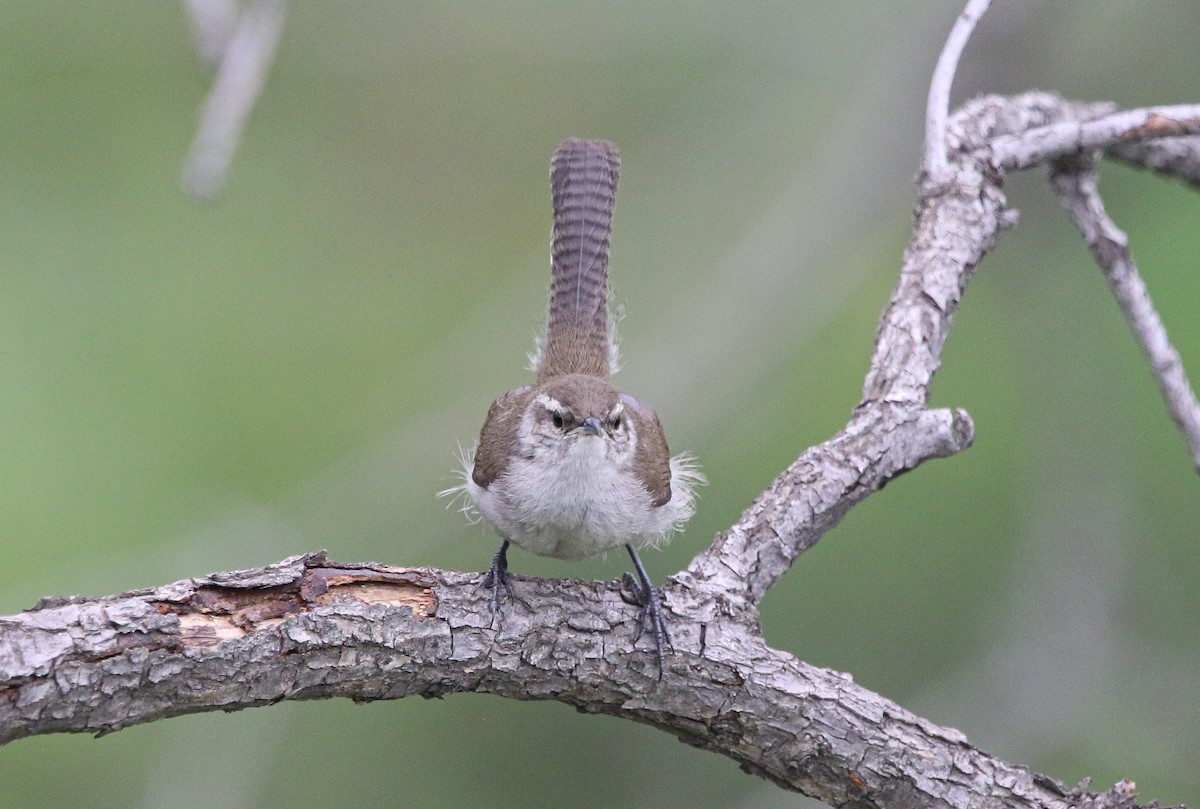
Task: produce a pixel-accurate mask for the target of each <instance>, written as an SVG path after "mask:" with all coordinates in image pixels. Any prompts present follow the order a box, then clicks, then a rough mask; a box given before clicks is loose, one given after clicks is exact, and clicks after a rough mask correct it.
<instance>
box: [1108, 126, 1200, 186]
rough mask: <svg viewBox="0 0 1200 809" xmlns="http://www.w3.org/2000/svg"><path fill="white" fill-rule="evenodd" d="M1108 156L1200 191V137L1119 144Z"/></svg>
mask: <svg viewBox="0 0 1200 809" xmlns="http://www.w3.org/2000/svg"><path fill="white" fill-rule="evenodd" d="M1105 154H1106V155H1108V156H1109V157H1114V158H1116V159H1118V160H1123V161H1124V162H1126V163H1131V164H1133V165H1135V166H1140V167H1142V168H1147V169H1150V170H1151V171H1154V172H1157V173H1159V174H1161V175H1163V176H1164V177H1173V178H1175V179H1176V180H1182V181H1183V182H1185V183H1187V184H1188V185H1190V186H1192V187H1194V188H1197V189H1200V137H1197V136H1195V135H1192V136H1185V137H1179V138H1161V139H1159V140H1150V141H1141V142H1138V143H1118V144H1116V145H1114V146H1110V147H1108V149H1107V150H1106V151H1105Z"/></svg>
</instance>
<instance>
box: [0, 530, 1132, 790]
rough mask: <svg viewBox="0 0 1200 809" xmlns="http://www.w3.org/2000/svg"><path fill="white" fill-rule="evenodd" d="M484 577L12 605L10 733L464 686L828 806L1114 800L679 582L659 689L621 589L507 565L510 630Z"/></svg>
mask: <svg viewBox="0 0 1200 809" xmlns="http://www.w3.org/2000/svg"><path fill="white" fill-rule="evenodd" d="M477 584H478V577H477V576H474V575H465V574H461V573H452V572H446V571H439V570H432V569H409V568H394V567H387V566H383V565H375V564H354V565H346V564H339V563H336V562H331V561H329V560H327V559H326V558H325V556H324V554H321V553H317V554H310V555H308V556H303V557H295V558H292V559H287V560H284V561H283V562H280V563H279V564H277V565H273V566H270V567H267V568H263V569H259V570H248V571H239V572H234V573H227V574H215V575H211V576H207V577H203V578H198V579H189V580H186V581H181V582H176V583H175V584H170V585H167V586H165V587H161V588H158V589H153V590H139V591H135V592H131V593H126V594H124V595H120V596H113V597H110V598H98V599H69V600H56V599H46V600H44V601H43V603H41V604H39V605H38V606H37V607H36V608H34V609H33V610H30V611H28V612H25V613H22V614H20V615H15V616H10V617H7V618H3V619H0V740H2V741H11V740H13V739H17V738H21V737H23V736H30V735H33V734H37V733H50V732H55V731H78V732H94V733H108V732H111V731H114V730H118V729H120V728H122V727H126V726H128V725H132V724H138V723H142V722H149V721H153V720H156V719H161V718H164V717H169V716H177V715H180V714H185V713H194V712H199V711H211V710H226V711H228V710H236V709H239V708H248V707H253V706H258V705H268V704H272V703H275V702H278V701H280V700H285V699H321V698H329V697H348V698H350V699H353V700H356V701H360V702H366V701H371V700H376V699H398V698H401V697H406V696H423V697H440V696H443V695H446V694H453V693H458V692H467V691H471V692H478V693H488V694H497V695H500V696H504V697H510V698H515V699H555V700H558V701H561V702H566V703H568V704H571V705H574V706H576V707H577V708H578V709H579V710H581V711H584V712H587V713H604V714H611V715H613V716H623V717H626V718H629V719H633V720H635V721H638V722H643V723H646V724H649V725H653V726H655V727H659V728H661V729H663V730H666V731H667V732H669V733H672V734H674V735H675V736H677V737H678V738H679V739H681V740H682V741H684V742H686V743H688V744H691V745H695V746H697V747H701V748H704V749H708V750H712V751H715V752H719V753H721V754H723V755H726V756H729V757H730V758H733V759H734V760H736V761H738V762H739V763H740V764H741V765H742V767H743V768H744V769H746V770H747V771H748V772H752V773H756V774H758V775H761V776H763V777H765V778H768V779H770V780H772V781H774V782H776V783H778V784H780V785H781V786H784V787H787V788H790V789H796V790H800V791H803V792H805V793H807V794H809V795H812V796H815V797H818V798H820V799H822V800H824V801H826V802H828V803H830V804H833V805H853V806H914V807H915V806H922V807H997V809H999V807H1055V808H1056V809H1065V808H1066V807H1071V806H1084V805H1088V804H1086V803H1085V802H1086V801H1088V800H1099V799H1102V798H1103V794H1093V793H1084V792H1077V791H1072V790H1069V789H1067V788H1066V787H1064V786H1063V785H1061V784H1058V783H1057V782H1055V781H1054V780H1052V779H1050V778H1047V777H1045V776H1041V775H1038V774H1036V773H1033V772H1031V771H1029V770H1028V769H1026V768H1024V767H1020V766H1017V765H1013V764H1008V763H1006V762H1003V761H1000V760H999V759H996V758H994V757H992V756H989V755H988V754H986V753H984V752H982V751H980V750H978V749H976V748H974V747H972V746H971V745H970V744H969V743H968V742H967V740H966V738H965V737H964V736H963V735H962V734H961V733H959V732H958V731H956V730H952V729H949V728H942V727H938V726H937V725H935V724H933V723H931V722H928V721H926V720H924V719H922V718H920V717H918V716H915V715H913V714H912V713H910V712H908V711H906V710H904V709H903V708H901V707H900V706H898V705H896V704H894V703H892V702H890V701H888V700H887V699H885V698H883V697H881V696H879V695H877V694H874V693H872V692H870V691H868V690H866V689H864V688H861V687H859V686H857V685H855V684H854V682H853V681H852V680H851V679H850V678H849V677H848V676H846V675H844V674H839V673H837V672H833V671H829V670H826V669H821V668H817V667H815V666H809V665H807V664H805V663H802V662H800V661H799V660H797V659H795V658H794V657H792V656H791V655H788V654H786V653H783V652H779V651H776V650H774V649H771V648H769V647H767V646H766V645H765V644H764V643H763V640H762V637H761V635H760V634H759V632H758V628H757V616H756V614H755V613H754V611H753V610H750V609H747V608H745V607H739V606H738V605H736V604H733V603H731V602H729V601H727V600H720V599H717V598H714V597H713V596H712V595H711V594H710V593H708V592H704V591H700V590H697V589H695V588H691V587H688V586H686V585H684V584H681V583H679V582H675V583H672V584H671V585H669V586H668V587H666V588H664V594H665V596H666V606H667V608H668V609H669V610H670V612H671V614H672V616H673V618H674V621H673V623H672V626H673V627H674V631H675V652H674V654H672V655H671V657H670V660H669V670H668V672H667V676H665V677H664V678H663V680H662V681H661V682H660V681H658V679H657V663H656V660H655V656H654V653H653V650H652V649H651V647H650V644H649V642H648V640H644V641H643V642H642V643H641V647H643V648H641V649H639V651H636V652H632V653H631V652H630V651H629V650H630V649H631V648H632V647H633V646H634V645H635V638H636V637H637V634H638V617H637V609H636V608H634V607H632V606H630V605H628V604H626V603H625V602H624V600H623V599H622V595H621V592H620V589H619V586H618V585H617V584H615V583H602V582H580V581H558V580H546V579H517V581H516V582H515V584H514V586H515V589H516V597H514V598H513V599H512V600H511V601H510V602H509V603H508V604H507V605H506V606H507V609H506V610H505V613H504V617H503V623H502V625H501V626H500V627H499V628H498V629H495V628H492V627H490V626H488V621H487V619H486V616H487V615H488V606H487V599H488V593H487V591H486V590H482V589H480V588H478V587H477ZM533 605H536V608H534V606H533ZM1095 805H1096V806H1109V805H1114V804H1109V803H1100V804H1095Z"/></svg>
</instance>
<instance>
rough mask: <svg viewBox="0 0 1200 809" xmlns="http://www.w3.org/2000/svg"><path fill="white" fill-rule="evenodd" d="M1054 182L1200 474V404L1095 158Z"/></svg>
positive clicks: (1063, 166)
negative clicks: (1106, 197) (1112, 212)
mask: <svg viewBox="0 0 1200 809" xmlns="http://www.w3.org/2000/svg"><path fill="white" fill-rule="evenodd" d="M1050 184H1051V185H1052V186H1053V187H1054V190H1055V192H1056V193H1057V194H1058V198H1059V201H1060V202H1061V203H1062V205H1063V207H1064V208H1066V210H1067V212H1068V213H1069V214H1070V215H1071V218H1072V219H1073V220H1074V221H1075V226H1076V227H1078V228H1079V232H1080V233H1082V234H1083V240H1084V241H1085V242H1086V243H1087V246H1088V249H1089V250H1091V252H1092V256H1093V257H1094V258H1095V260H1096V264H1097V265H1098V266H1099V267H1100V269H1101V271H1103V273H1104V277H1105V278H1106V279H1107V280H1108V286H1109V288H1110V289H1111V290H1112V293H1113V296H1114V297H1115V298H1116V299H1117V304H1118V305H1119V306H1120V307H1121V312H1122V313H1123V314H1124V315H1125V319H1126V320H1128V321H1129V326H1130V328H1131V329H1133V334H1134V337H1136V338H1137V341H1138V344H1139V345H1140V346H1141V347H1142V352H1143V353H1144V354H1145V355H1146V359H1148V360H1149V361H1150V372H1151V373H1152V374H1153V375H1154V380H1155V382H1157V383H1158V390H1159V393H1160V394H1162V398H1163V402H1164V403H1165V404H1166V406H1167V413H1168V414H1169V415H1170V416H1171V420H1172V421H1174V422H1175V424H1176V425H1177V426H1178V427H1179V432H1180V433H1182V434H1183V437H1184V440H1186V441H1187V443H1188V447H1189V448H1190V449H1191V453H1192V463H1193V464H1194V465H1195V466H1196V469H1197V470H1198V471H1200V402H1197V401H1196V394H1195V392H1194V391H1193V390H1192V386H1191V383H1190V382H1188V378H1187V374H1186V373H1185V372H1184V370H1183V361H1182V360H1181V359H1180V358H1179V352H1178V351H1176V350H1175V347H1174V346H1173V345H1171V341H1170V339H1169V338H1168V337H1167V329H1166V327H1165V326H1163V322H1162V319H1161V318H1160V317H1159V316H1158V312H1157V311H1156V310H1155V308H1154V302H1153V301H1151V300H1150V293H1149V291H1148V290H1147V289H1146V284H1145V283H1144V282H1143V281H1142V277H1141V275H1140V274H1139V273H1138V269H1137V265H1135V264H1134V263H1133V258H1132V257H1131V256H1130V255H1129V240H1128V238H1127V237H1126V236H1125V234H1124V233H1123V232H1122V231H1121V229H1120V228H1118V227H1117V226H1116V223H1114V222H1113V221H1112V219H1111V218H1109V216H1108V212H1107V211H1105V210H1104V201H1103V200H1101V199H1100V192H1099V190H1098V189H1097V188H1096V172H1095V171H1094V170H1093V168H1092V160H1091V158H1090V157H1086V156H1085V157H1078V158H1076V159H1074V160H1067V159H1064V160H1059V161H1057V162H1056V163H1055V164H1054V166H1053V168H1052V170H1051V173H1050Z"/></svg>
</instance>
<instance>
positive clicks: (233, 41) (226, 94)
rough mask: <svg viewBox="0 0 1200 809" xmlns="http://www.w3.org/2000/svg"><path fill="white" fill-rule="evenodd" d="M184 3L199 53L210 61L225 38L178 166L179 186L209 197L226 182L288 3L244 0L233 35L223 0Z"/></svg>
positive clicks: (264, 79)
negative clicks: (193, 133)
mask: <svg viewBox="0 0 1200 809" xmlns="http://www.w3.org/2000/svg"><path fill="white" fill-rule="evenodd" d="M188 7H189V11H190V12H191V15H192V20H193V29H194V30H195V38H196V40H197V48H198V50H199V51H200V54H201V58H203V59H205V60H211V59H212V58H213V52H214V51H215V50H216V49H217V48H218V47H220V46H221V45H222V39H225V40H226V41H225V42H224V49H223V51H222V53H221V56H220V64H219V66H218V67H217V76H216V78H215V79H214V80H213V86H212V90H211V91H209V94H208V98H207V100H206V101H205V102H204V112H203V114H202V115H201V116H200V126H199V128H198V129H197V130H196V137H195V139H194V140H193V141H192V148H191V151H189V153H188V156H187V159H186V161H185V162H184V166H183V180H182V182H183V188H184V190H185V191H187V192H188V193H190V194H192V195H194V196H197V197H200V198H201V199H212V198H213V197H215V196H216V195H217V194H219V193H220V192H221V189H222V188H223V187H224V185H225V178H226V176H227V175H228V173H229V166H230V163H231V162H232V161H233V154H234V152H235V151H236V150H237V145H238V141H239V140H240V139H241V136H242V129H243V128H244V127H245V125H246V119H247V118H248V117H249V116H250V111H251V110H253V109H254V103H255V102H256V101H257V100H258V96H259V93H261V92H262V88H263V85H264V84H265V83H266V81H267V74H268V73H269V72H270V70H271V63H272V62H273V61H274V59H275V50H276V48H277V47H278V46H279V38H280V35H281V34H282V32H283V19H284V16H285V12H286V9H287V4H286V0H249V2H248V3H247V5H246V7H245V8H243V9H242V11H241V15H240V17H239V18H238V21H237V27H236V29H234V30H233V32H232V34H230V33H229V32H228V31H226V30H223V26H225V25H227V24H228V20H227V19H226V17H227V15H228V14H229V13H230V9H229V8H228V4H227V3H225V2H223V1H222V0H208V2H203V1H202V0H192V2H191V3H189V6H188Z"/></svg>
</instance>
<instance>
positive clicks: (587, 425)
mask: <svg viewBox="0 0 1200 809" xmlns="http://www.w3.org/2000/svg"><path fill="white" fill-rule="evenodd" d="M572 432H576V433H590V434H591V435H596V436H600V435H604V425H603V424H601V423H600V419H598V418H596V417H595V416H592V417H591V418H586V419H584V420H583V423H582V424H580V425H579V426H578V427H576V428H575V429H574V430H572Z"/></svg>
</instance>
